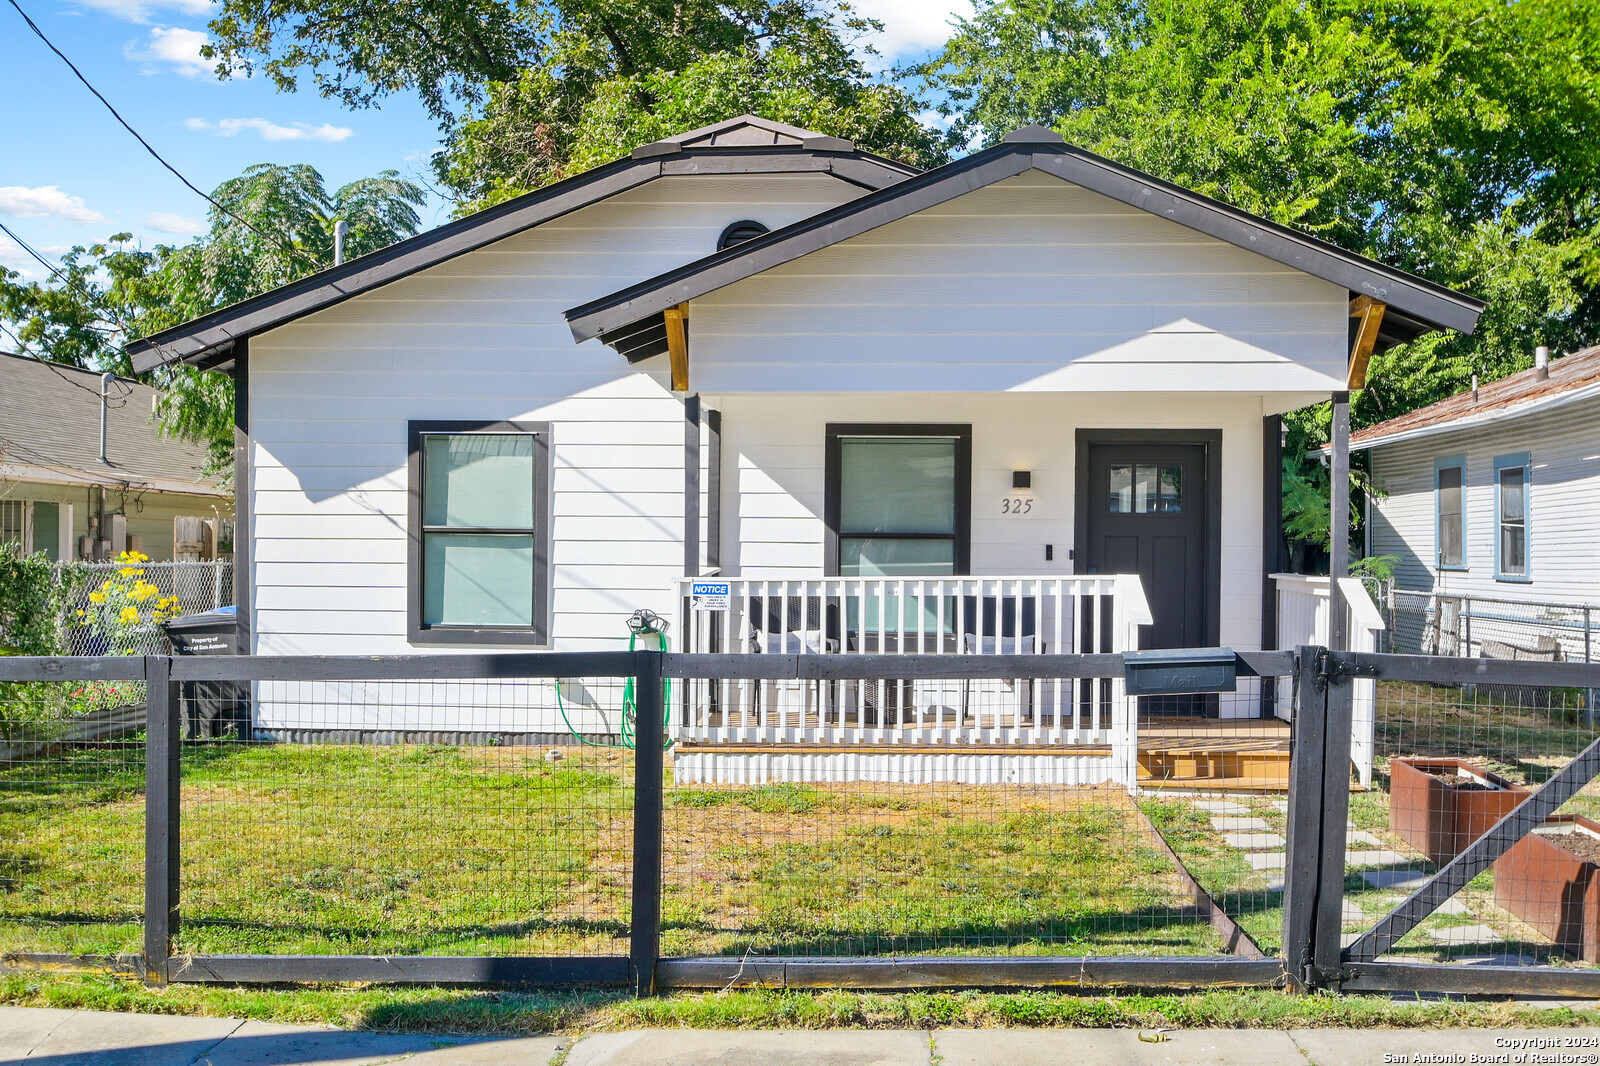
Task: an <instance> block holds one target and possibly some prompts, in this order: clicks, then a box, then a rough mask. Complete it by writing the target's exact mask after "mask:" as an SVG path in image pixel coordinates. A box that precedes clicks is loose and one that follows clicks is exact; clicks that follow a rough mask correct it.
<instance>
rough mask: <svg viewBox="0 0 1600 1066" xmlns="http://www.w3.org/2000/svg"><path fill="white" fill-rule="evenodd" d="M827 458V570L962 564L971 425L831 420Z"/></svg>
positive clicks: (911, 570) (914, 572)
mask: <svg viewBox="0 0 1600 1066" xmlns="http://www.w3.org/2000/svg"><path fill="white" fill-rule="evenodd" d="M826 458H827V474H826V478H827V485H826V490H827V491H826V499H825V507H824V509H825V515H824V517H825V519H826V525H827V528H828V543H827V556H828V557H827V560H826V562H827V568H828V573H830V574H837V575H840V576H843V577H891V578H893V577H938V576H941V575H946V574H965V573H967V572H968V570H969V563H970V559H969V556H970V551H971V525H972V427H971V426H964V425H897V424H887V425H879V424H865V425H863V424H830V425H829V426H828V427H827V456H826Z"/></svg>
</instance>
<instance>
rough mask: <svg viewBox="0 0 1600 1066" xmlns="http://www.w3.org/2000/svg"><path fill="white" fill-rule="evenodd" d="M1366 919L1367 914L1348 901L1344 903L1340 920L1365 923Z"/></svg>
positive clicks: (1340, 911) (1340, 912)
mask: <svg viewBox="0 0 1600 1066" xmlns="http://www.w3.org/2000/svg"><path fill="white" fill-rule="evenodd" d="M1366 917H1367V912H1366V911H1364V910H1362V909H1361V908H1360V907H1359V906H1357V905H1356V904H1355V903H1354V902H1352V901H1350V900H1348V899H1347V900H1345V901H1344V902H1343V904H1342V905H1341V907H1340V910H1339V918H1340V920H1342V921H1346V922H1360V921H1365V920H1366Z"/></svg>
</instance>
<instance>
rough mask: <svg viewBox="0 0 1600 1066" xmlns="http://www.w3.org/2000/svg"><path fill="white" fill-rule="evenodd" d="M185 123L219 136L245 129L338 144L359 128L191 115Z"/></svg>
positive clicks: (288, 138) (280, 137) (269, 135)
mask: <svg viewBox="0 0 1600 1066" xmlns="http://www.w3.org/2000/svg"><path fill="white" fill-rule="evenodd" d="M184 125H185V126H187V127H188V128H189V129H192V130H209V131H211V132H212V133H215V134H216V135H217V136H218V137H237V136H238V135H239V134H240V133H241V132H242V131H244V130H254V131H255V132H256V133H259V134H261V139H262V140H264V141H326V142H328V143H330V144H338V143H339V142H340V141H342V140H344V139H345V138H347V137H349V136H350V135H351V134H352V133H353V132H355V131H354V130H351V129H350V128H349V127H348V126H335V125H332V124H331V123H327V122H324V123H323V124H322V125H320V126H313V125H311V124H310V123H309V122H291V123H290V124H289V125H287V126H280V125H278V123H276V122H273V121H272V120H271V119H265V118H225V119H219V120H218V121H216V122H208V121H206V120H205V119H203V118H191V119H188V120H187V121H185V122H184Z"/></svg>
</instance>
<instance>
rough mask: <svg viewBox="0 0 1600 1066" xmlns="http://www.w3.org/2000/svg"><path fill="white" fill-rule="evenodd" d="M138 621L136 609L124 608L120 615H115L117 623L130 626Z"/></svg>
mask: <svg viewBox="0 0 1600 1066" xmlns="http://www.w3.org/2000/svg"><path fill="white" fill-rule="evenodd" d="M138 620H139V610H138V608H136V607H124V608H123V609H122V613H121V614H119V615H117V621H119V622H124V623H127V624H130V625H131V624H132V623H134V622H137V621H138Z"/></svg>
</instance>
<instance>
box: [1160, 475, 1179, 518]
mask: <svg viewBox="0 0 1600 1066" xmlns="http://www.w3.org/2000/svg"><path fill="white" fill-rule="evenodd" d="M1160 504H1161V505H1160V510H1161V511H1162V512H1163V513H1165V514H1176V513H1178V512H1179V511H1182V510H1183V467H1181V466H1164V467H1162V468H1161V501H1160Z"/></svg>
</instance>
